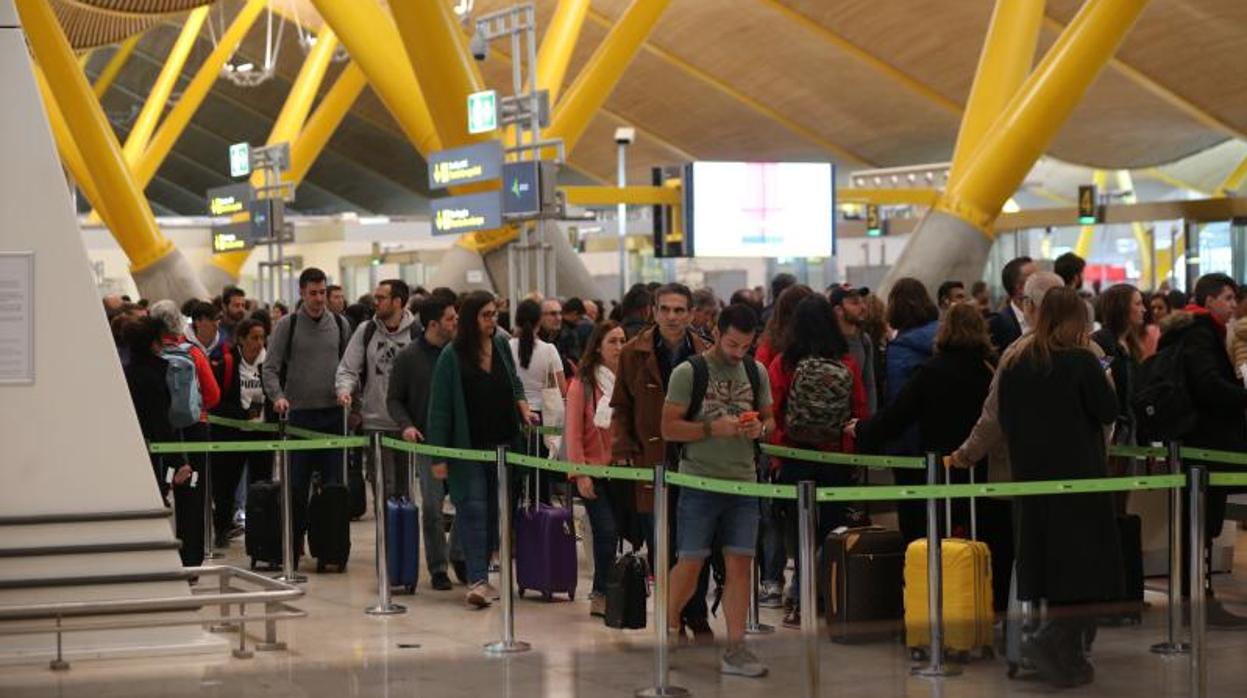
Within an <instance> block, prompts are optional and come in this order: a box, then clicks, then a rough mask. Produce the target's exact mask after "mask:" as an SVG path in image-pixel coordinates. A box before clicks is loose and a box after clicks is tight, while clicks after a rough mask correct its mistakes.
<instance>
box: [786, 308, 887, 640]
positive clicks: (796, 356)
mask: <svg viewBox="0 0 1247 698" xmlns="http://www.w3.org/2000/svg"><path fill="white" fill-rule="evenodd" d="M790 290H791V289H790ZM785 293H787V292H785ZM790 337H791V340H790V341H789V342H788V346H787V347H786V348H785V349H784V353H783V354H780V355H779V356H776V357H775V358H774V359H772V360H771V365H770V366H768V367H767V374H768V377H769V378H770V382H771V405H772V408H773V410H774V414H775V432H774V433H773V434H772V436H771V443H774V444H779V445H781V446H795V447H799V448H808V449H818V450H823V451H846V452H848V451H852V450H853V439H852V437H851V436H850V435H849V434H848V433H845V432H844V431H843V429H844V428H845V427H846V426H847V425H848V422H849V420H850V419H853V418H857V419H861V418H863V417H865V416H866V415H867V407H866V389H865V387H864V384H863V383H862V372H861V368H860V367H859V366H858V365H857V362H856V361H855V360H854V359H853V356H852V355H851V354H849V344H848V341H847V340H845V338H844V335H843V334H841V332H840V325H839V323H838V322H837V321H836V316H835V314H834V313H833V311H832V307H831V302H830V301H828V300H827V299H826V298H824V297H823V296H821V295H817V294H814V295H811V296H808V297H806V298H804V299H802V300H801V302H799V303H797V307H796V310H795V312H794V313H793V318H792V333H791V335H790ZM828 385H830V386H833V387H832V388H831V389H830V390H829V391H828V390H827V388H826V386H828ZM829 402H834V403H836V406H837V409H836V410H835V411H836V413H837V414H838V415H839V416H840V417H841V418H842V419H843V420H844V421H843V422H842V423H840V424H830V423H828V422H827V416H826V415H824V414H818V413H816V411H815V410H811V409H810V408H811V407H812V406H814V405H819V404H821V405H826V404H828V403H829ZM776 479H777V480H778V481H779V482H783V483H789V484H792V483H797V482H800V481H802V480H813V481H814V482H816V483H817V484H818V486H820V487H835V486H838V485H848V484H851V482H852V471H851V470H850V469H848V468H838V467H828V466H825V465H819V464H815V463H808V462H805V461H798V460H781V461H780V464H779V472H778V473H777V478H776ZM781 506H782V513H783V517H782V518H783V520H784V524H785V529H786V530H785V538H786V540H787V543H788V549H789V550H796V549H797V548H796V536H797V512H796V505H795V503H794V502H790V501H789V502H783V504H782V505H781ZM845 514H846V507H845V505H844V504H842V503H839V502H824V503H821V504H819V505H818V526H819V533H818V537H817V538H816V540H823V539H824V538H825V537H826V536H827V534H828V533H829V532H831V530H832V529H833V528H836V527H837V526H841V525H844V524H845V523H846V518H847V517H846V516H845ZM795 562H796V561H794V563H795ZM792 579H793V583H792V586H791V587H790V588H789V591H788V595H789V599H790V600H791V604H790V605H788V609H789V610H788V613H787V614H785V616H784V625H786V626H788V627H793V628H796V627H800V626H801V608H800V606H799V605H798V603H797V600H798V599H800V598H801V594H800V589H799V588H798V586H797V579H798V574H797V573H796V572H794V573H793V576H792ZM809 612H811V613H813V612H814V609H809Z"/></svg>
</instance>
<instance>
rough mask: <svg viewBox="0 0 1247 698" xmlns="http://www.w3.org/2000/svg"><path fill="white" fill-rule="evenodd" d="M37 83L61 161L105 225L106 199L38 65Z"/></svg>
mask: <svg viewBox="0 0 1247 698" xmlns="http://www.w3.org/2000/svg"><path fill="white" fill-rule="evenodd" d="M35 84H36V85H38V86H39V94H40V95H41V96H42V97H43V110H44V112H46V113H47V115H48V125H49V126H51V127H52V137H53V139H55V140H56V150H57V152H59V153H60V155H61V163H62V164H63V165H65V168H66V169H67V170H69V174H70V175H71V176H72V177H73V178H74V183H75V184H77V185H78V188H79V189H81V190H82V193H83V194H84V195H86V197H87V201H90V202H91V205H92V206H94V207H95V209H96V210H97V211H99V212H100V214H101V216H102V217H103V218H104V220H105V225H108V223H107V220H108V215H107V212H106V211H105V210H104V208H103V206H101V204H103V203H104V201H103V200H102V199H101V198H100V193H99V190H98V189H96V188H95V180H94V179H92V178H91V170H90V169H88V168H87V162H86V160H84V159H83V158H82V151H80V150H78V144H77V143H75V142H74V137H73V134H71V133H70V132H69V124H68V123H67V122H66V121H65V114H64V113H62V112H61V107H60V105H58V104H57V103H56V98H55V97H53V96H52V88H51V87H49V86H48V79H47V78H46V77H44V75H43V71H42V70H41V69H40V68H39V67H38V66H36V67H35ZM110 227H111V226H110Z"/></svg>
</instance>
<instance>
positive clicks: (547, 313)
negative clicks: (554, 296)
mask: <svg viewBox="0 0 1247 698" xmlns="http://www.w3.org/2000/svg"><path fill="white" fill-rule="evenodd" d="M542 315H562V313H561V312H559V311H557V310H547V311H545V312H544V313H542Z"/></svg>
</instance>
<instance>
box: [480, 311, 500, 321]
mask: <svg viewBox="0 0 1247 698" xmlns="http://www.w3.org/2000/svg"><path fill="white" fill-rule="evenodd" d="M481 317H483V318H485V319H486V320H490V319H492V318H496V317H498V311H497V310H483V311H481Z"/></svg>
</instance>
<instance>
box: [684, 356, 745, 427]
mask: <svg viewBox="0 0 1247 698" xmlns="http://www.w3.org/2000/svg"><path fill="white" fill-rule="evenodd" d="M687 361H688V362H689V364H690V365H691V366H692V367H693V391H692V393H691V394H690V395H689V399H688V409H687V410H686V411H685V412H684V418H685V419H687V420H690V421H691V420H693V419H696V418H697V413H698V412H700V411H701V404H702V402H704V401H705V399H706V389H707V388H709V387H710V366H709V364H707V363H706V357H705V355H704V354H693V355H692V356H690V357H688V359H687ZM744 364H745V375H747V376H748V377H749V387H750V389H751V390H752V392H753V408H754V409H755V410H756V409H758V404H759V400H760V397H759V396H758V391H759V390H760V389H761V388H760V387H759V384H760V383H761V382H762V378H761V377H760V376H759V375H758V363H757V362H756V361H754V360H753V357H749V356H746V357H745V359H744Z"/></svg>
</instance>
